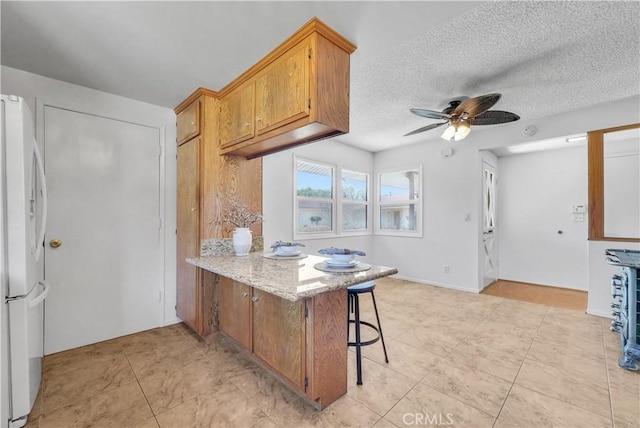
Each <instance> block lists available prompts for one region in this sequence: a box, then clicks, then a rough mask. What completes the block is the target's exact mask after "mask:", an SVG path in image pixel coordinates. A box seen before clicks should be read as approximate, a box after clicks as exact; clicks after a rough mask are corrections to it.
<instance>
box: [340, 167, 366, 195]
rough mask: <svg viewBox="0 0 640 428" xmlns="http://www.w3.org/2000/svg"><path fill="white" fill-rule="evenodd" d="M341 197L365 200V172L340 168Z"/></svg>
mask: <svg viewBox="0 0 640 428" xmlns="http://www.w3.org/2000/svg"><path fill="white" fill-rule="evenodd" d="M342 198H343V199H349V200H352V201H366V200H367V174H363V173H361V172H354V171H346V170H342Z"/></svg>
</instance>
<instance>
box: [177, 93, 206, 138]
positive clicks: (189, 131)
mask: <svg viewBox="0 0 640 428" xmlns="http://www.w3.org/2000/svg"><path fill="white" fill-rule="evenodd" d="M176 122H177V138H178V145H180V144H182V143H184V142H186V141H189V140H190V139H191V138H193V137H195V136H196V135H198V134H199V133H200V100H196V101H194V102H193V103H191V105H190V106H189V107H187V108H186V109H184V110H182V111H181V112H180V113H178V116H177V118H176Z"/></svg>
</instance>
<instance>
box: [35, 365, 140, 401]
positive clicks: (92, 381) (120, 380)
mask: <svg viewBox="0 0 640 428" xmlns="http://www.w3.org/2000/svg"><path fill="white" fill-rule="evenodd" d="M135 381H136V378H135V375H134V374H133V371H132V370H131V367H130V366H129V362H128V361H127V359H126V358H125V356H124V355H122V356H120V357H118V358H115V359H111V360H107V359H99V360H97V361H94V362H93V364H92V365H85V366H83V367H82V368H80V369H78V370H75V371H73V372H67V371H62V372H60V373H58V372H51V373H49V374H48V375H46V383H45V384H44V395H43V400H42V412H49V411H51V410H54V409H57V408H59V407H62V406H64V405H66V404H69V403H74V402H76V401H80V400H82V399H85V398H88V397H91V396H93V395H96V394H98V393H101V392H106V391H109V390H112V389H115V388H118V387H120V386H122V385H126V384H128V383H131V382H135Z"/></svg>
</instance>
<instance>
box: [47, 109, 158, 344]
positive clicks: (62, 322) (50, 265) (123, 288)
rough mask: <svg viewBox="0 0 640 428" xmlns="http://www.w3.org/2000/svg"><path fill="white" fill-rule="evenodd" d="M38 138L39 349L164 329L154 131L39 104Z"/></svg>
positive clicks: (156, 136) (156, 140)
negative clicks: (44, 204)
mask: <svg viewBox="0 0 640 428" xmlns="http://www.w3.org/2000/svg"><path fill="white" fill-rule="evenodd" d="M43 145H44V151H45V155H44V156H45V170H46V175H47V184H48V188H49V220H48V226H47V233H46V237H45V248H46V250H45V278H46V279H47V281H48V282H49V284H51V285H52V289H51V294H50V295H49V298H48V299H47V302H46V315H45V317H46V319H45V354H51V353H54V352H58V351H62V350H65V349H70V348H74V347H78V346H82V345H86V344H89V343H95V342H99V341H102V340H106V339H110V338H114V337H118V336H121V335H125V334H129V333H133V332H136V331H142V330H146V329H149V328H153V327H157V326H160V325H161V324H162V319H163V304H162V300H163V299H162V293H161V290H162V277H161V272H162V268H161V266H162V265H161V263H162V260H161V256H162V251H161V246H160V243H161V239H160V238H161V235H160V233H161V225H160V134H159V130H158V129H157V128H151V127H147V126H142V125H137V124H133V123H127V122H122V121H118V120H112V119H108V118H104V117H99V116H95V115H90V114H85V113H79V112H75V111H70V110H64V109H60V108H56V107H51V106H45V107H44V144H43ZM55 240H58V242H56V241H55ZM58 243H59V244H60V245H59V246H57V247H55V246H56V245H57V244H58ZM54 247H55V248H54ZM54 284H55V285H54Z"/></svg>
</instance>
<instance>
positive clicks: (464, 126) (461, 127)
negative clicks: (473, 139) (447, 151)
mask: <svg viewBox="0 0 640 428" xmlns="http://www.w3.org/2000/svg"><path fill="white" fill-rule="evenodd" d="M469 132H471V128H470V127H469V124H468V123H467V122H460V123H459V124H458V127H457V128H456V132H455V134H454V136H453V139H454V140H456V141H460V140H462V139H464V138H465V137H466V136H467V135H469Z"/></svg>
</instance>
